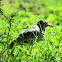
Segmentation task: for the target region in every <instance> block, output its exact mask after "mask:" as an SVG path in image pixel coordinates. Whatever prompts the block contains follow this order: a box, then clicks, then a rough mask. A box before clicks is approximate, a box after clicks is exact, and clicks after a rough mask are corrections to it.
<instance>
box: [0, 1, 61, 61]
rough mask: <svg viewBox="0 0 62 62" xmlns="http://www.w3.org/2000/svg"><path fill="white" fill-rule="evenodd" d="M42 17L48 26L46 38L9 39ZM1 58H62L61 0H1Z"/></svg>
mask: <svg viewBox="0 0 62 62" xmlns="http://www.w3.org/2000/svg"><path fill="white" fill-rule="evenodd" d="M41 19H46V20H48V21H49V23H50V24H51V25H53V26H54V27H53V28H51V27H47V28H46V32H45V33H44V37H43V40H41V41H39V42H36V40H35V41H34V42H33V44H32V45H28V44H24V45H18V44H15V45H14V47H13V48H12V49H9V45H10V43H11V42H12V41H13V40H14V39H15V38H16V37H17V36H18V35H19V34H20V32H22V31H23V30H24V29H25V28H28V27H30V26H32V25H34V24H37V22H38V21H39V20H41ZM0 62H62V1H61V0H48V1H47V0H0Z"/></svg>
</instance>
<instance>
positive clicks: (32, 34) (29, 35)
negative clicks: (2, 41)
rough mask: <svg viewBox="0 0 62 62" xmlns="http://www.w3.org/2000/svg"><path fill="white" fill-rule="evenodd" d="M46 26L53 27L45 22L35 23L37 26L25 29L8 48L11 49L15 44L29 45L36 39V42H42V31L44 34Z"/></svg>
mask: <svg viewBox="0 0 62 62" xmlns="http://www.w3.org/2000/svg"><path fill="white" fill-rule="evenodd" d="M47 26H51V27H53V26H52V25H50V24H49V23H48V21H47V20H40V21H39V22H38V23H37V25H33V26H31V27H29V28H27V29H24V30H23V31H22V32H21V33H20V34H19V36H18V37H17V38H16V39H14V40H13V41H12V42H11V44H10V46H12V47H13V45H14V43H15V42H24V43H31V42H33V41H35V40H36V38H37V41H40V40H42V37H43V36H44V34H43V33H42V31H44V32H45V27H47Z"/></svg>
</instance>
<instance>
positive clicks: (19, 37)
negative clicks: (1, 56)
mask: <svg viewBox="0 0 62 62" xmlns="http://www.w3.org/2000/svg"><path fill="white" fill-rule="evenodd" d="M22 39H23V38H22V37H21V36H18V37H17V38H16V39H15V40H13V41H12V42H11V44H10V46H9V47H10V48H13V46H14V44H15V43H16V42H20V41H21V40H22Z"/></svg>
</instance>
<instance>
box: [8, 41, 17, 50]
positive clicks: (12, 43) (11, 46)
mask: <svg viewBox="0 0 62 62" xmlns="http://www.w3.org/2000/svg"><path fill="white" fill-rule="evenodd" d="M15 42H16V40H14V41H12V42H11V44H10V45H9V48H10V49H12V48H13V46H14V43H15Z"/></svg>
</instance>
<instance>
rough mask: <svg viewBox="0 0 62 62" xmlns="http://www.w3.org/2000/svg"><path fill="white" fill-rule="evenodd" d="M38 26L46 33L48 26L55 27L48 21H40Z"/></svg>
mask: <svg viewBox="0 0 62 62" xmlns="http://www.w3.org/2000/svg"><path fill="white" fill-rule="evenodd" d="M37 25H38V26H39V28H40V30H41V31H42V30H43V31H45V27H47V26H50V27H53V26H52V25H50V24H49V23H48V21H47V20H40V21H39V22H38V23H37Z"/></svg>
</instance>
